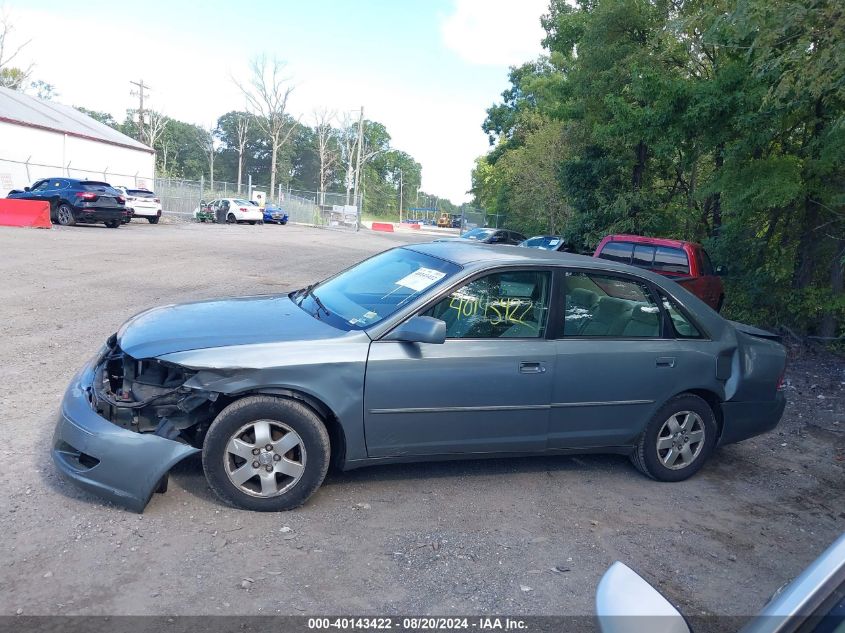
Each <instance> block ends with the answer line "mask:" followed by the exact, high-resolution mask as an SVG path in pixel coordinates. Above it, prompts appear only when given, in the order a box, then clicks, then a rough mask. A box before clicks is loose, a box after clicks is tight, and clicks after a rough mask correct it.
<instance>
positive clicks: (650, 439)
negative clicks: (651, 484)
mask: <svg viewBox="0 0 845 633" xmlns="http://www.w3.org/2000/svg"><path fill="white" fill-rule="evenodd" d="M684 412H688V413H694V414H696V415H697V416H698V420H699V422H700V426H701V427H702V430H703V432H704V436H703V439H702V440H701V442H700V447H699V445H698V444H697V443H692V442H689V436H690V435H692V432H691V431H692V430H691V429H688V430H687V433H688V435H686V438H687V442H686V443H683V440H684V437H680V438H678V442H679V444H678V445H679V446H682V445H685V446H686V447H687V448H688V450H689V451H690V454H691V455H693V457H692V459H690V460H689V461H688V462H687V463H686V464H680V465H678V466H676V467H674V468H671V467H668V466H667V465H665V464H664V459H665V458H666V456H668V455H669V451H674V450H675V448H674V447H671V448H665V449H663V451H661V450H659V449H658V447H657V442H658V435H659V434H660V433H661V431H663V432H664V433H665V432H669V433H670V435H669V436H668V437H667V436H662V437H661V439H662V440H664V441H666V440H670V441H674V439H675V438H674V436H672V435H671V431H668V429H664V426H665V425H668V424H669V420H670V419H672V418H673V417H674V416H675V415H679V416H683V413H684ZM691 424H694V425H697V424H698V423H697V422H695V418H691ZM680 434H681V435H682V436H683V432H682V431H681V432H680ZM717 434H718V427H717V425H716V416H715V415H714V414H713V409H711V408H710V405H709V404H707V402H705V401H704V400H703V399H702V398H699V397H698V396H695V395H693V394H691V393H683V394H681V395H678V396H675V397H674V398H672V399H671V400H669V402H667V403H666V404H664V405H663V406H662V407H660V409H659V410H658V411H657V413H655V414H654V416H653V417H652V418H651V421H650V422H649V423H648V425H647V426H646V428H645V431H643V434H642V435H641V436H640V439H639V441H638V442H637V446H636V448H635V450H634V453H633V454H632V455H631V461H632V462H633V464H634V466H636V468H637V470H639V471H640V472H641V473H643V474H644V475H646V476H647V477H651V478H652V479H656V480H658V481H683V480H684V479H688V478H689V477H692V476H693V475H694V474H695V473H697V472H698V471H699V470H700V469H701V467H702V466H703V465H704V462H706V461H707V458H708V457H710V454H711V453H712V452H713V448H714V447H715V446H716V439H717ZM664 451H665V452H664ZM682 456H683V453H681V454H680V456H676V459H679V458H680V459H681V460H682V461H684V460H685V458H683V457H682Z"/></svg>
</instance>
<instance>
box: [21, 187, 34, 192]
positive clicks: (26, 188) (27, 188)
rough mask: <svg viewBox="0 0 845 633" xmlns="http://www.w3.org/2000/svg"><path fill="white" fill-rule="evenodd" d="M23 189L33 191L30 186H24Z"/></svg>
mask: <svg viewBox="0 0 845 633" xmlns="http://www.w3.org/2000/svg"><path fill="white" fill-rule="evenodd" d="M23 190H24V191H32V189H30V188H29V187H24V188H23Z"/></svg>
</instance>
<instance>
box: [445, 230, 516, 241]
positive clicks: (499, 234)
mask: <svg viewBox="0 0 845 633" xmlns="http://www.w3.org/2000/svg"><path fill="white" fill-rule="evenodd" d="M460 239H462V240H473V241H474V242H481V243H482V244H519V243H520V242H524V241H525V236H524V235H523V234H522V233H517V232H516V231H509V230H507V229H485V228H481V227H478V228H475V229H472V230H470V231H467V232H466V233H464V234H463V235H461V237H460ZM438 241H439V240H438Z"/></svg>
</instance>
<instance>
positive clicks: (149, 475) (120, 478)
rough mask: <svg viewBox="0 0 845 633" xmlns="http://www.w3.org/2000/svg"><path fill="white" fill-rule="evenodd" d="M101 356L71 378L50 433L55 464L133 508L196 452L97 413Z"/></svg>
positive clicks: (138, 509) (84, 485)
mask: <svg viewBox="0 0 845 633" xmlns="http://www.w3.org/2000/svg"><path fill="white" fill-rule="evenodd" d="M100 358H101V354H100V355H98V356H97V357H95V358H94V359H92V360H91V361H90V362H89V363H88V364H87V365H86V366H85V367H83V368H82V370H81V371H80V372H79V373H78V374H77V375H76V376H75V377H74V379H73V380H72V381H71V383H70V386H69V387H68V389H67V391H66V392H65V395H64V399H63V400H62V405H61V409H60V411H59V419H58V423H57V425H56V431H55V434H54V436H53V448H52V455H53V461H54V462H55V464H56V467H57V468H58V469H59V470H60V471H61V472H62V473H64V475H65V476H66V477H68V478H69V479H70V480H71V481H73V482H75V483H76V484H78V485H79V486H81V487H82V488H85V489H86V490H89V491H91V492H93V493H95V494H97V495H99V496H102V497H104V498H106V499H108V500H110V501H113V502H115V503H118V504H120V505H123V506H125V507H127V508H129V509H130V510H133V511H135V512H143V510H144V507H146V505H147V503H148V502H149V500H150V497H152V495H153V493H154V492H155V490H156V488H157V487H158V486H159V484H160V482H162V480H163V479H164V477H166V476H167V473H168V472H169V471H170V469H171V468H172V467H173V466H174V465H175V464H176V463H177V462H179V461H181V460H182V459H184V458H185V457H188V456H189V455H193V454H195V453H198V452H200V451H199V449H197V448H194V447H193V446H190V445H188V444H184V443H181V442H178V441H175V440H170V439H167V438H165V437H161V436H159V435H155V434H152V433H137V432H135V431H130V430H127V429H124V428H121V427H120V426H117V425H115V424H113V423H112V422H110V421H109V420H106V419H105V418H103V417H101V416H100V415H98V414H97V413H96V412H95V411H94V409H93V407H92V404H91V397H92V395H91V394H92V384H93V381H94V375H95V368H96V364H97V362H98V361H99V360H100Z"/></svg>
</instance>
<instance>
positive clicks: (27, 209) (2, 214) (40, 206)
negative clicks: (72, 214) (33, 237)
mask: <svg viewBox="0 0 845 633" xmlns="http://www.w3.org/2000/svg"><path fill="white" fill-rule="evenodd" d="M0 226H27V227H31V228H36V229H49V228H50V227H51V226H52V224H51V223H50V203H49V202H45V201H42V200H14V199H12V200H9V199H8V198H0Z"/></svg>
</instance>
